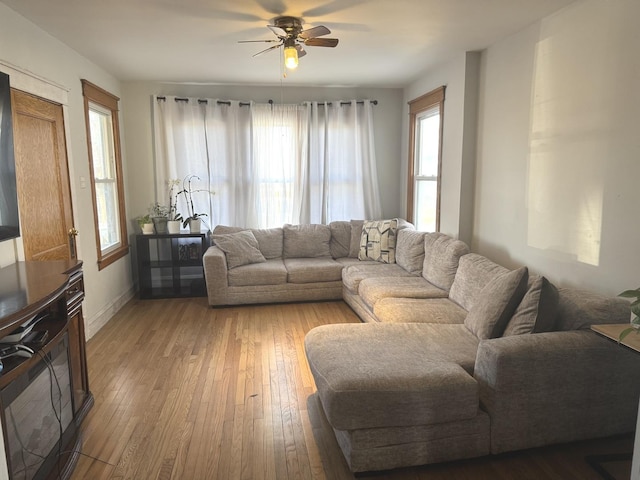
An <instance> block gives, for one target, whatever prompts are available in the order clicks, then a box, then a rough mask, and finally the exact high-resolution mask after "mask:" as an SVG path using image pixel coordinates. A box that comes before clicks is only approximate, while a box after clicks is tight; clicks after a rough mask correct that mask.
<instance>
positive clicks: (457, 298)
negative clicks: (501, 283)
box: [425, 246, 509, 311]
mask: <svg viewBox="0 0 640 480" xmlns="http://www.w3.org/2000/svg"><path fill="white" fill-rule="evenodd" d="M426 263H427V248H426V246H425V264H426ZM507 272H509V270H507V269H506V268H504V267H503V266H502V265H498V264H497V263H494V262H492V261H491V260H489V259H488V258H486V257H483V256H482V255H478V254H477V253H469V254H467V255H464V256H462V257H460V263H459V265H458V269H457V270H456V274H455V278H454V280H453V284H452V285H451V290H450V291H449V298H450V299H451V300H453V301H454V302H456V303H457V304H458V305H460V306H461V307H462V308H464V309H465V310H467V311H469V310H471V308H472V307H473V305H474V304H475V303H476V300H477V299H478V298H479V296H480V292H481V291H482V289H483V288H484V287H485V285H487V284H488V283H489V282H490V281H491V280H493V279H494V278H496V277H499V276H500V275H503V274H505V273H507ZM427 280H429V279H428V278H427ZM429 281H430V280H429ZM431 283H433V282H431ZM440 288H442V287H440Z"/></svg>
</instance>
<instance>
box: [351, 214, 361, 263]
mask: <svg viewBox="0 0 640 480" xmlns="http://www.w3.org/2000/svg"><path fill="white" fill-rule="evenodd" d="M349 223H350V224H351V241H350V242H349V257H350V258H358V255H359V253H360V237H361V236H362V224H363V223H364V220H351V221H350V222H349Z"/></svg>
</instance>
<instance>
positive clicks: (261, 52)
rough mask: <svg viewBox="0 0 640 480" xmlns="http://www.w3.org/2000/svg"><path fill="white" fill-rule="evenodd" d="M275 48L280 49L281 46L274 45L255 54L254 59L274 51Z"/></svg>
mask: <svg viewBox="0 0 640 480" xmlns="http://www.w3.org/2000/svg"><path fill="white" fill-rule="evenodd" d="M274 48H280V44H278V45H274V46H273V47H269V48H265V49H264V50H262V51H260V52H258V53H255V54H253V55H252V57H257V56H258V55H262V54H263V53H267V52H268V51H270V50H273V49H274Z"/></svg>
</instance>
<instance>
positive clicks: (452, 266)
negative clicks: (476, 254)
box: [422, 233, 469, 291]
mask: <svg viewBox="0 0 640 480" xmlns="http://www.w3.org/2000/svg"><path fill="white" fill-rule="evenodd" d="M423 249H424V263H423V267H422V276H423V277H424V278H425V279H426V280H427V281H428V282H430V283H433V284H434V285H435V286H436V287H440V288H442V289H443V290H446V291H449V290H450V289H451V285H452V284H453V281H454V279H455V276H456V272H457V270H458V263H459V262H460V258H461V257H462V256H463V255H466V254H467V253H469V247H468V246H467V244H466V243H464V242H463V241H461V240H456V239H454V238H451V237H449V236H448V235H445V234H443V233H427V234H425V236H424V248H423Z"/></svg>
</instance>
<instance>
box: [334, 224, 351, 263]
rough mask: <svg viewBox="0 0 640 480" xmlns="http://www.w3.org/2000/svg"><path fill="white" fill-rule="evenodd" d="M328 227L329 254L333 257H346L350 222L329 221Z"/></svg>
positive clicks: (347, 254) (348, 246)
mask: <svg viewBox="0 0 640 480" xmlns="http://www.w3.org/2000/svg"><path fill="white" fill-rule="evenodd" d="M329 229H330V230H331V240H330V241H329V250H330V251H331V256H332V257H333V258H343V257H348V256H349V248H350V246H351V222H343V221H337V222H331V223H330V224H329Z"/></svg>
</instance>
